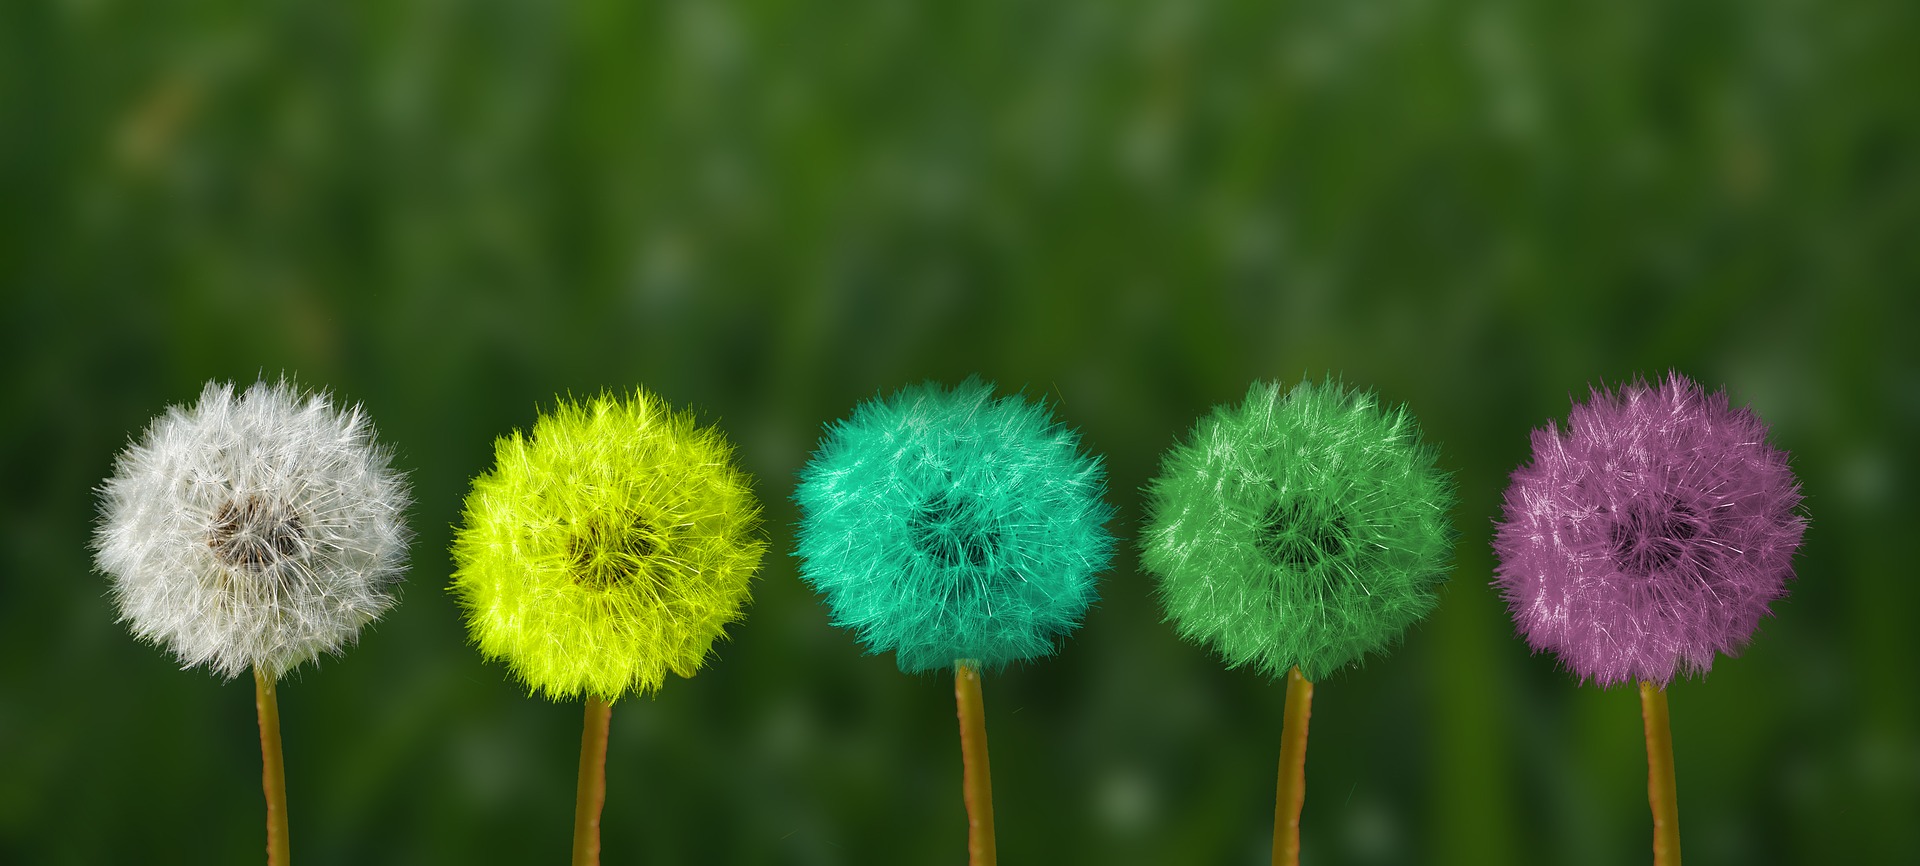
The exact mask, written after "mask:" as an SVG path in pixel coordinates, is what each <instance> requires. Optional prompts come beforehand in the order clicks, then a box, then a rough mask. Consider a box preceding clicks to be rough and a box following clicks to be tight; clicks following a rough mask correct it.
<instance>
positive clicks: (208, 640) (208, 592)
mask: <svg viewBox="0 0 1920 866" xmlns="http://www.w3.org/2000/svg"><path fill="white" fill-rule="evenodd" d="M99 493H100V522H99V525H98V527H97V529H96V531H95V533H94V544H93V548H94V561H95V564H96V566H97V567H98V568H99V569H100V571H102V572H104V573H105V574H107V575H108V576H109V577H110V578H111V579H112V594H113V598H114V602H115V604H116V605H117V607H118V608H119V612H120V618H121V620H122V621H124V622H127V623H128V624H129V626H130V627H131V629H132V631H133V633H134V634H135V635H136V636H138V637H140V638H141V639H143V640H148V641H151V642H153V643H156V644H160V645H162V646H165V647H167V648H169V649H170V650H172V651H173V653H174V654H175V655H176V656H177V657H178V658H179V660H180V662H181V664H182V665H183V666H185V667H196V666H199V665H206V666H208V667H209V668H211V669H212V670H213V671H214V672H216V673H218V674H220V675H222V676H225V677H229V678H231V677H233V676H236V675H238V674H240V673H241V672H243V671H245V670H247V669H248V668H259V669H260V670H262V671H264V672H266V673H267V674H269V675H270V676H272V677H276V678H277V677H279V676H281V675H282V674H284V673H286V672H287V671H289V670H291V669H293V668H294V667H296V666H298V665H299V664H301V663H302V662H305V661H308V660H311V659H314V658H316V657H317V656H318V655H319V654H320V653H321V652H331V653H338V652H340V651H341V650H342V649H344V647H345V646H346V645H347V644H350V643H352V642H353V640H354V639H355V638H356V637H357V636H358V635H359V632H360V629H361V627H362V626H365V625H366V624H367V623H369V622H372V621H373V620H375V619H377V618H379V617H380V615H381V614H383V613H385V612H386V611H387V610H388V609H389V608H391V607H392V606H393V604H394V602H395V590H396V589H397V587H398V585H399V583H400V580H401V577H402V574H403V573H404V570H405V567H406V558H407V542H408V540H409V537H410V536H409V533H408V531H407V528H406V523H405V512H406V508H407V505H408V490H407V485H406V481H405V479H404V478H402V477H401V475H400V474H399V473H398V472H395V471H394V470H393V468H392V465H391V456H390V454H389V452H388V450H387V449H386V448H384V447H382V446H380V445H378V444H377V443H376V442H375V440H374V432H373V427H372V425H371V424H370V423H369V422H368V420H367V417H366V415H365V413H364V412H363V411H362V410H361V408H360V407H359V406H357V405H356V406H352V407H348V408H346V409H344V410H338V409H335V408H334V406H333V405H332V403H331V401H330V400H329V399H328V397H327V395H326V394H324V393H302V392H301V391H300V390H299V389H298V388H297V387H296V386H294V385H293V384H291V383H289V382H287V381H284V380H282V381H280V382H277V383H273V384H269V383H266V382H258V383H255V384H254V385H252V386H251V387H249V388H248V389H247V390H246V391H244V392H239V393H236V391H235V388H234V386H233V385H232V384H231V383H222V382H209V383H208V384H207V386H206V388H205V389H204V390H203V391H202V392H201V394H200V399H199V401H198V402H196V403H195V404H194V405H192V406H173V407H170V408H168V409H167V411H166V413H165V414H163V415H161V416H160V417H159V418H156V419H155V420H154V421H153V423H152V424H151V425H150V426H149V427H148V428H147V430H146V432H145V433H144V434H143V435H142V437H141V438H140V439H139V440H138V441H136V442H134V443H132V444H130V445H129V446H128V447H127V449H126V450H125V451H123V452H121V454H120V455H119V457H118V459H117V460H116V461H115V463H114V471H113V475H112V476H110V477H109V478H108V479H107V480H106V481H105V482H104V483H103V484H102V485H101V487H100V491H99Z"/></svg>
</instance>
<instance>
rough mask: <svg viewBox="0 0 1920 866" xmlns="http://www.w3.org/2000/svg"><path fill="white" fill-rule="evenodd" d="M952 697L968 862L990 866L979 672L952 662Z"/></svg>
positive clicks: (989, 796)
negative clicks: (957, 729)
mask: <svg viewBox="0 0 1920 866" xmlns="http://www.w3.org/2000/svg"><path fill="white" fill-rule="evenodd" d="M953 701H954V704H955V706H956V708H957V709H958V712H959V715H960V765H961V783H960V784H961V793H962V795H963V797H964V799H965V800H966V802H967V862H968V863H969V864H971V866H993V863H994V856H995V852H994V844H993V777H992V773H991V772H990V771H989V769H988V767H987V715H986V705H985V703H984V702H983V701H982V700H981V697H980V672H979V671H978V670H975V669H974V668H973V666H971V665H968V664H966V663H964V662H955V663H954V665H953Z"/></svg>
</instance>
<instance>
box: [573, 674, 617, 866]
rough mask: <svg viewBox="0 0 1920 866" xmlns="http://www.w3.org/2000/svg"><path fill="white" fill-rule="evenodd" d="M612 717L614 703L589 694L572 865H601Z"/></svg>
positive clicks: (575, 805)
mask: <svg viewBox="0 0 1920 866" xmlns="http://www.w3.org/2000/svg"><path fill="white" fill-rule="evenodd" d="M612 720H613V707H612V706H611V705H610V704H608V703H607V702H606V701H603V700H600V699H599V698H596V697H593V696H591V695H589V696H588V697H587V717H586V723H585V724H584V725H583V726H582V727H581V730H580V781H579V786H578V787H577V788H576V789H575V791H574V800H573V866H600V811H601V809H602V808H604V807H605V806H606V805H607V728H608V725H609V723H610V722H611V721H612Z"/></svg>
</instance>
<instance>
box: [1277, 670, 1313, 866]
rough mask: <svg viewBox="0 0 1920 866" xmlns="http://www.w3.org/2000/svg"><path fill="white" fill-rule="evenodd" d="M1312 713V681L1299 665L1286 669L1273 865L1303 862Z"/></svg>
mask: <svg viewBox="0 0 1920 866" xmlns="http://www.w3.org/2000/svg"><path fill="white" fill-rule="evenodd" d="M1312 715H1313V681H1312V680H1309V679H1307V678H1306V677H1303V676H1301V675H1300V669H1299V668H1298V667H1295V668H1293V669H1292V670H1289V671H1287V714H1286V719H1285V721H1284V722H1283V725H1284V726H1283V727H1282V728H1281V729H1280V783H1279V792H1278V795H1277V796H1276V798H1275V800H1274V806H1273V863H1274V866H1298V864H1299V863H1300V810H1301V808H1302V807H1304V806H1306V804H1307V719H1308V718H1309V717H1311V716H1312Z"/></svg>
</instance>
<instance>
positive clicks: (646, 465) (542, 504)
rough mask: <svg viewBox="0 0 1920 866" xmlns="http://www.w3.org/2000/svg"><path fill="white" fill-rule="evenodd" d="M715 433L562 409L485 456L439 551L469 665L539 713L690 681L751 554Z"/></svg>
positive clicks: (650, 408) (632, 412) (651, 418)
mask: <svg viewBox="0 0 1920 866" xmlns="http://www.w3.org/2000/svg"><path fill="white" fill-rule="evenodd" d="M759 515H760V507H759V504H758V502H757V501H756V500H755V499H754V496H753V491H752V489H751V482H750V480H749V478H748V477H747V475H746V474H745V473H743V472H741V471H740V470H739V469H738V468H737V467H736V466H735V465H734V463H733V448H732V446H731V445H729V444H728V442H727V440H726V438H725V437H724V436H723V435H722V434H721V433H720V431H719V430H717V429H715V428H713V427H700V426H697V425H696V424H695V423H694V421H693V419H692V417H691V416H690V415H687V414H684V413H677V412H674V411H672V410H671V409H670V408H669V407H668V406H667V404H666V403H665V402H664V401H662V400H661V399H660V398H658V397H656V396H654V395H653V394H651V393H648V392H647V391H645V390H644V389H642V390H636V391H635V392H634V393H633V394H632V395H631V396H614V395H609V394H603V395H601V396H598V397H595V398H594V399H592V400H591V401H588V402H587V403H585V404H584V405H583V404H580V403H575V402H572V401H570V400H562V401H560V403H559V405H558V406H556V407H555V408H554V410H553V411H552V412H551V413H549V414H546V415H542V416H541V417H540V418H539V419H538V420H537V421H536V422H535V423H534V427H533V433H532V435H530V436H527V435H522V434H521V433H520V432H519V431H515V432H514V433H513V434H511V435H509V436H505V437H502V438H500V439H498V440H496V441H495V442H494V467H493V469H492V470H491V471H489V472H487V473H486V474H484V475H481V476H480V477H478V478H476V479H474V481H473V489H472V491H471V492H470V493H469V494H468V496H467V501H466V509H465V512H464V514H463V515H462V520H461V525H460V527H459V528H458V530H457V532H456V534H455V536H454V542H453V559H454V564H455V570H454V574H453V584H452V586H451V587H450V589H451V591H452V592H453V593H454V595H455V596H457V597H458V598H459V600H460V603H461V605H462V606H463V607H464V608H465V609H466V612H467V628H468V631H469V633H470V635H471V636H472V639H473V641H474V642H475V643H476V644H478V645H479V647H480V651H481V653H482V654H484V655H485V656H486V657H488V658H490V659H502V660H505V661H506V662H507V664H508V665H509V666H510V667H511V668H512V670H513V672H514V673H515V674H516V675H517V676H519V678H520V679H521V680H523V681H524V682H525V683H526V684H527V686H528V687H529V688H530V689H532V690H534V691H539V692H543V693H545V694H546V695H547V696H548V697H550V698H554V699H570V698H574V697H577V696H579V695H581V694H583V693H584V694H588V695H593V696H595V697H598V698H601V699H602V700H607V701H613V700H616V699H618V698H619V697H620V696H621V695H623V694H625V693H626V692H629V691H637V692H640V693H642V694H645V693H648V692H652V691H654V690H656V689H658V688H659V687H660V686H661V684H662V683H663V682H664V681H665V679H666V675H667V673H668V672H669V671H671V672H672V673H675V674H678V675H680V676H683V677H690V676H693V674H694V672H695V671H696V670H698V669H699V667H700V665H701V663H702V662H703V661H704V660H705V659H706V655H707V651H708V649H709V648H710V647H711V646H712V644H713V641H714V640H715V639H716V638H719V637H721V636H723V631H722V630H723V628H724V627H725V626H726V625H727V623H730V622H733V621H734V620H737V619H739V618H740V616H741V606H742V605H743V604H744V603H745V602H746V600H747V595H748V581H749V580H750V579H751V577H752V576H753V573H754V571H755V570H756V569H757V568H758V567H759V564H760V557H761V554H762V553H763V552H764V551H765V549H766V543H765V542H764V541H763V540H761V539H760V538H759V537H758V527H759Z"/></svg>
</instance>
